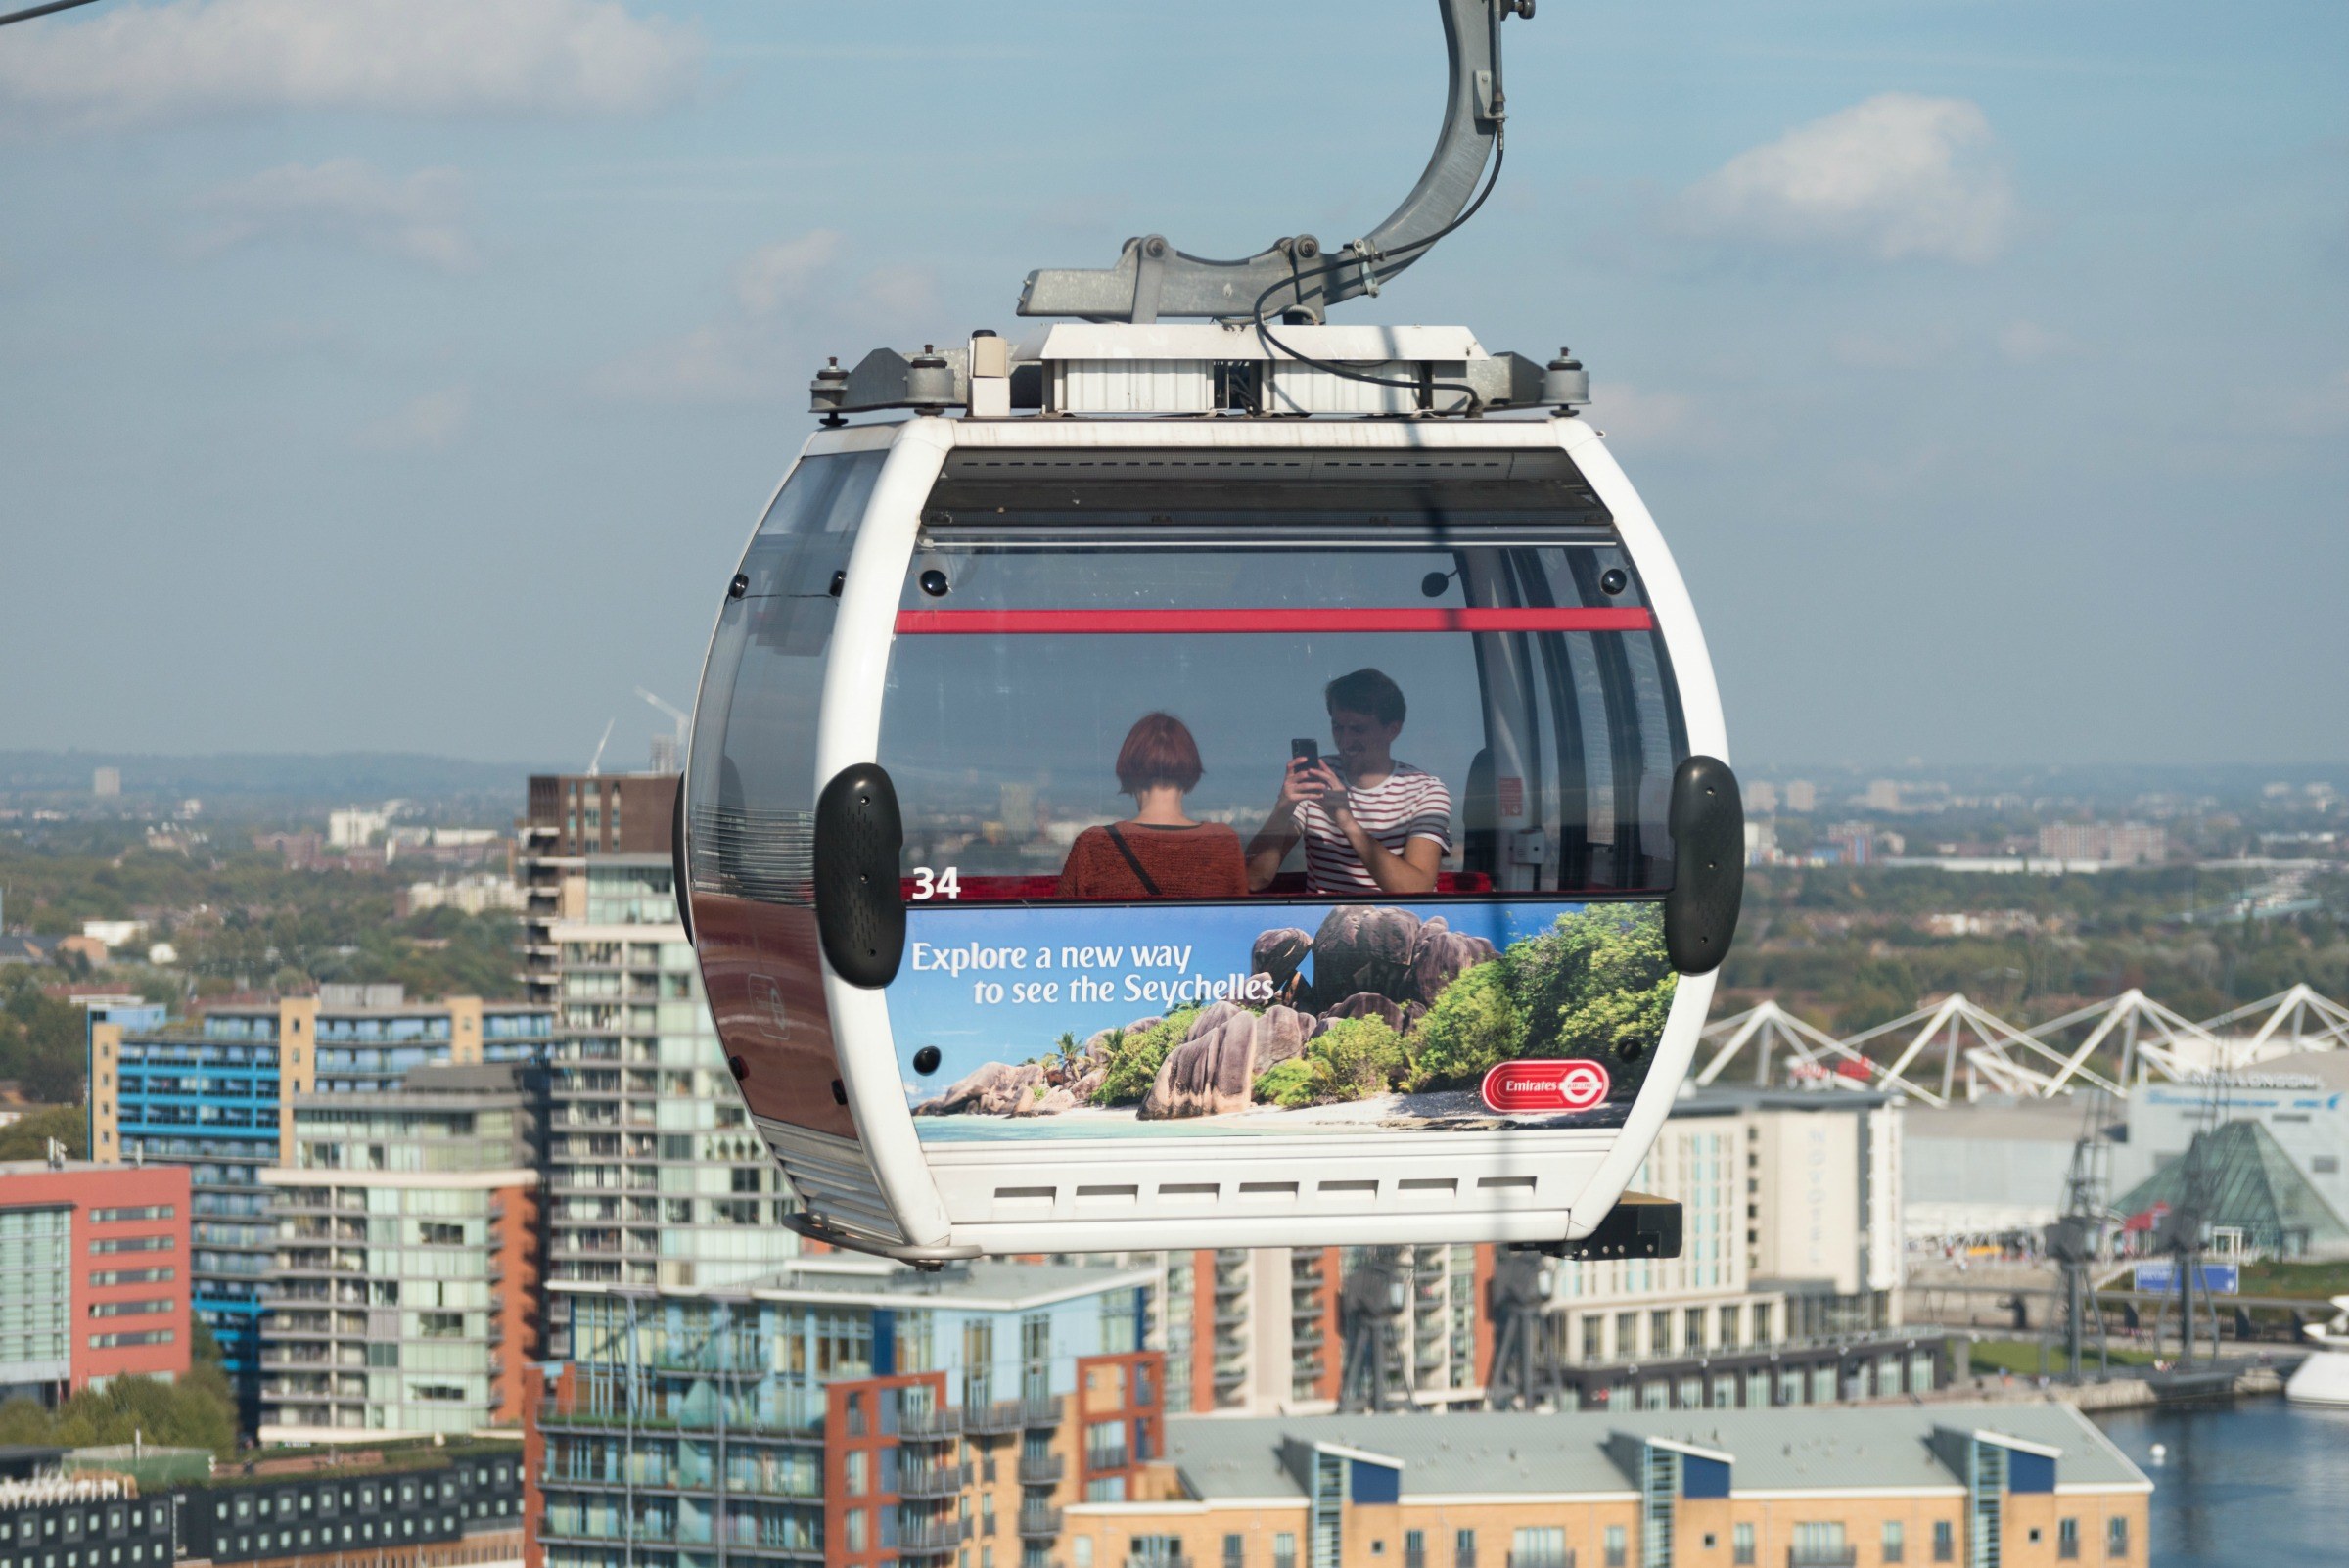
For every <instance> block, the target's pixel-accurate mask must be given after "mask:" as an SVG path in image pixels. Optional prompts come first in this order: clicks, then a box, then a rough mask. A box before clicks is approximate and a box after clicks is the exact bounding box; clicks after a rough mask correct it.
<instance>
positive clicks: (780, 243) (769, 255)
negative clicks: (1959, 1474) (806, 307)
mask: <svg viewBox="0 0 2349 1568" xmlns="http://www.w3.org/2000/svg"><path fill="white" fill-rule="evenodd" d="M838 254H840V234H839V231H837V230H834V229H811V230H809V231H808V232H807V233H806V234H803V235H801V236H800V237H799V238H798V239H796V240H777V241H776V242H775V243H774V244H772V245H762V246H760V248H759V249H758V250H756V251H753V252H752V253H751V254H749V255H747V256H745V257H743V259H742V262H741V264H740V265H738V266H736V267H735V269H734V298H735V299H736V300H740V301H741V303H742V308H743V309H744V310H745V311H747V312H749V313H750V314H752V315H754V316H766V315H772V314H774V312H775V311H776V310H778V309H779V308H781V307H782V305H783V304H784V303H785V302H786V301H788V300H797V299H799V298H800V297H801V296H802V295H804V294H805V293H806V290H807V286H808V284H809V283H811V282H813V281H814V279H815V277H816V275H817V274H818V273H820V272H822V271H823V269H824V268H825V267H826V266H828V265H829V264H830V263H831V260H832V258H833V257H834V256H836V255H838Z"/></svg>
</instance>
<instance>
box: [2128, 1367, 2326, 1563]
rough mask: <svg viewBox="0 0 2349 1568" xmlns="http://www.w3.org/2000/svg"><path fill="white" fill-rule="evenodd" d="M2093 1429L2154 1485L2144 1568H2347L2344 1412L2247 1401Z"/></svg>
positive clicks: (2143, 1413)
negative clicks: (2331, 1566) (2306, 1566)
mask: <svg viewBox="0 0 2349 1568" xmlns="http://www.w3.org/2000/svg"><path fill="white" fill-rule="evenodd" d="M2096 1424H2097V1425H2098V1426H2100V1427H2102V1428H2103V1429H2104V1432H2105V1435H2106V1436H2108V1437H2110V1438H2111V1439H2112V1441H2113V1442H2114V1443H2116V1444H2117V1445H2119V1447H2120V1449H2121V1452H2123V1453H2126V1454H2128V1455H2129V1457H2130V1458H2132V1459H2134V1460H2135V1461H2137V1465H2138V1468H2140V1469H2142V1470H2143V1471H2144V1472H2145V1474H2146V1475H2148V1476H2151V1477H2152V1478H2153V1508H2152V1519H2151V1520H2150V1527H2151V1533H2152V1537H2153V1550H2152V1554H2151V1557H2150V1568H2246V1565H2254V1564H2256V1565H2261V1568H2264V1565H2267V1564H2271V1563H2272V1564H2277V1565H2279V1568H2281V1565H2284V1564H2302V1563H2338V1564H2349V1410H2330V1409H2312V1408H2310V1407H2307V1406H2302V1405H2291V1404H2287V1403H2286V1402H2284V1401H2283V1400H2280V1399H2253V1400H2244V1401H2242V1402H2240V1403H2238V1404H2235V1405H2233V1406H2221V1407H2213V1408H2209V1409H2200V1410H2174V1411H2163V1410H2116V1411H2113V1412H2112V1413H2110V1414H2107V1415H2099V1416H2097V1417H2096ZM2157 1443H2158V1444H2160V1445H2162V1446H2163V1448H2164V1449H2165V1450H2166V1451H2167V1452H2166V1453H2165V1454H2164V1455H2163V1458H2162V1461H2161V1462H2160V1463H2158V1464H2157V1463H2155V1462H2154V1460H2153V1446H2154V1445H2155V1444H2157Z"/></svg>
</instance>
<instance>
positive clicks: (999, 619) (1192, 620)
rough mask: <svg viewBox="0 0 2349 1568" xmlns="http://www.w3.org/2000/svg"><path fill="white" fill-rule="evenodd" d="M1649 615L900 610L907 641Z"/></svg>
mask: <svg viewBox="0 0 2349 1568" xmlns="http://www.w3.org/2000/svg"><path fill="white" fill-rule="evenodd" d="M1655 623H1656V618H1655V617H1654V616H1653V615H1651V614H1650V613H1649V612H1647V611H1646V610H1643V609H1614V608H1610V607H1604V606H1602V607H1599V608H1596V609H1581V608H1567V609H1543V608H1528V609H1466V610H1463V609H1445V608H1442V607H1434V606H1431V607H1429V608H1426V609H1421V608H1419V607H1417V606H1415V605H1414V606H1398V607H1396V608H1394V609H1364V610H1280V609H1270V608H1267V609H1262V610H900V611H898V634H899V635H901V636H938V635H949V636H951V635H960V636H1033V635H1046V636H1049V635H1054V634H1059V635H1064V636H1094V635H1102V634H1110V635H1116V634H1121V633H1122V634H1133V633H1167V632H1215V633H1221V634H1230V633H1235V632H1236V633H1248V632H1266V631H1646V630H1649V629H1651V628H1652V627H1653V626H1654V625H1655Z"/></svg>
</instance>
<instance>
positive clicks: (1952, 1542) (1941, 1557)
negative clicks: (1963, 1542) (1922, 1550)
mask: <svg viewBox="0 0 2349 1568" xmlns="http://www.w3.org/2000/svg"><path fill="white" fill-rule="evenodd" d="M1933 1560H1934V1561H1935V1562H1956V1561H1957V1531H1956V1530H1954V1529H1952V1528H1951V1527H1950V1522H1949V1520H1947V1519H1936V1520H1934V1521H1933Z"/></svg>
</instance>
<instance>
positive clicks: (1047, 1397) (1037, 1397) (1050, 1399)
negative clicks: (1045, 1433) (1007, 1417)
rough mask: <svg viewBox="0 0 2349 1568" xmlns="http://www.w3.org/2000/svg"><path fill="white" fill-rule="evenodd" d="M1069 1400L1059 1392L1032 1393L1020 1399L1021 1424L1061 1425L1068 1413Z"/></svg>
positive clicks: (1035, 1425) (1032, 1425)
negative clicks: (1062, 1419)
mask: <svg viewBox="0 0 2349 1568" xmlns="http://www.w3.org/2000/svg"><path fill="white" fill-rule="evenodd" d="M1067 1410H1068V1401H1067V1399H1066V1398H1065V1397H1063V1396H1061V1395H1058V1394H1031V1395H1029V1396H1028V1398H1026V1399H1024V1400H1022V1401H1020V1425H1022V1426H1031V1427H1045V1426H1058V1425H1060V1421H1061V1417H1062V1416H1063V1415H1064V1414H1066V1413H1067Z"/></svg>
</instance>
